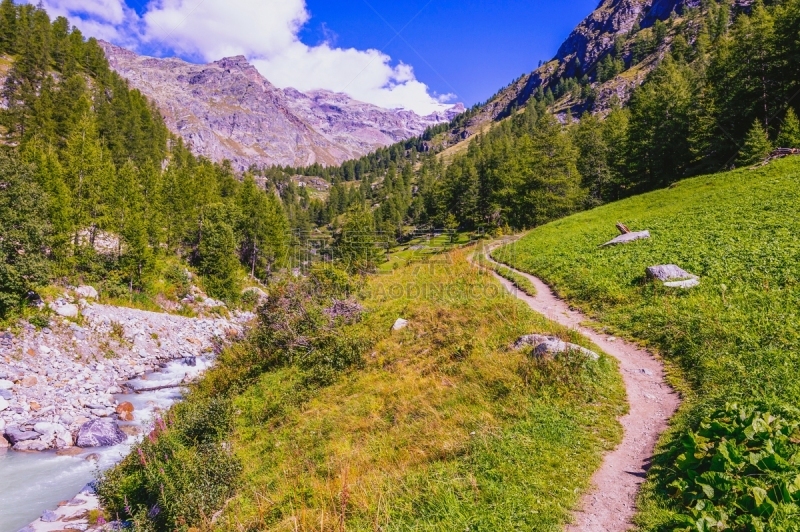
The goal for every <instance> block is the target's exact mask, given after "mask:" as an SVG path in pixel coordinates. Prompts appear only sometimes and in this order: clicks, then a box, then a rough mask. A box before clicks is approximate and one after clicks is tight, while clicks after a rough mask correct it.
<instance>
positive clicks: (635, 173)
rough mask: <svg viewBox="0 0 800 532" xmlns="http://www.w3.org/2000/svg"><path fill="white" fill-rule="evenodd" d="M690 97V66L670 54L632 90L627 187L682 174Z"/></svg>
mask: <svg viewBox="0 0 800 532" xmlns="http://www.w3.org/2000/svg"><path fill="white" fill-rule="evenodd" d="M692 100H693V93H692V81H691V71H690V69H689V68H688V67H687V66H685V65H682V64H680V63H676V62H674V61H672V60H671V59H669V58H668V59H666V60H665V61H664V62H663V63H662V64H661V65H660V66H659V67H658V68H657V69H656V70H654V71H653V73H652V74H651V75H650V77H649V78H648V81H647V83H645V84H644V85H642V87H641V88H640V89H639V90H637V91H636V92H635V93H634V95H633V98H632V99H631V103H630V109H631V118H630V126H629V129H628V139H627V143H628V152H627V166H628V168H627V170H628V175H629V176H630V177H629V179H628V181H629V184H628V186H629V187H630V188H632V189H633V190H636V191H641V190H652V189H654V188H659V187H663V186H666V185H668V184H670V183H672V182H674V181H677V180H678V179H680V178H681V177H683V176H684V174H685V172H686V165H687V162H688V161H689V160H690V145H689V133H690V112H691V110H692V108H693V101H692Z"/></svg>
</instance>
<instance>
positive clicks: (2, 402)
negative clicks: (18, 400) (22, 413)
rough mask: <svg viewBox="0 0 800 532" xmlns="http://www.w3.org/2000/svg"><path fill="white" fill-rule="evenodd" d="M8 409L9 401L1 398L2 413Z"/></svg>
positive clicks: (0, 407)
mask: <svg viewBox="0 0 800 532" xmlns="http://www.w3.org/2000/svg"><path fill="white" fill-rule="evenodd" d="M6 408H8V401H6V400H5V399H3V398H2V397H0V412H2V411H3V410H5V409H6Z"/></svg>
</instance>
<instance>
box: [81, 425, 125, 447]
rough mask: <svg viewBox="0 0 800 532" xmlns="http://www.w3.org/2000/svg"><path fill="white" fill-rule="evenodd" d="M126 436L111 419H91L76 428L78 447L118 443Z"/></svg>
mask: <svg viewBox="0 0 800 532" xmlns="http://www.w3.org/2000/svg"><path fill="white" fill-rule="evenodd" d="M127 438H128V437H127V436H126V435H125V433H124V432H122V431H121V430H120V428H119V426H117V424H116V423H114V422H113V421H109V420H105V419H93V420H92V421H89V422H88V423H85V424H83V426H81V428H80V429H79V430H78V441H77V445H78V447H84V448H85V447H110V446H112V445H119V444H120V443H122V442H124V441H125V440H126V439H127Z"/></svg>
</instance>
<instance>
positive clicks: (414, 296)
mask: <svg viewBox="0 0 800 532" xmlns="http://www.w3.org/2000/svg"><path fill="white" fill-rule="evenodd" d="M464 253H465V252H463V251H456V252H453V253H451V254H449V255H445V256H440V257H436V258H434V259H431V261H430V262H424V263H417V264H413V265H411V266H406V267H400V268H398V269H397V270H395V271H394V272H392V273H390V274H384V275H377V276H375V277H374V278H372V279H370V280H369V281H368V282H367V283H366V285H365V286H364V287H363V288H362V289H361V297H360V301H361V303H362V305H363V307H364V309H365V310H364V313H363V315H362V318H361V319H360V320H358V321H357V322H355V323H350V324H342V325H341V327H339V328H337V329H336V330H335V331H334V332H333V336H335V338H336V339H338V340H337V341H339V343H338V344H337V345H338V346H339V349H338V351H337V350H329V349H327V348H323V347H319V349H322V350H324V351H325V353H324V354H323V357H336V356H338V352H340V351H342V346H345V345H350V346H360V350H359V352H358V354H359V358H358V360H357V361H355V362H354V363H353V364H352V366H351V367H350V369H349V370H346V371H344V372H341V373H337V376H335V377H333V378H330V377H331V376H330V374H328V378H322V379H321V378H318V377H319V375H320V372H319V370H320V368H321V367H322V366H321V365H319V364H318V365H317V366H310V365H308V364H307V362H308V359H307V358H303V357H307V356H312V355H311V354H310V353H307V354H303V355H298V357H297V358H294V359H292V361H291V362H288V363H285V364H279V365H273V366H272V367H271V368H270V369H269V370H266V371H263V372H261V373H260V374H255V373H254V372H253V371H252V368H253V367H256V366H259V365H260V364H263V363H262V362H261V361H263V360H264V359H270V358H272V359H274V358H275V357H279V356H281V355H279V354H277V355H276V352H280V351H281V350H282V349H283V348H282V347H280V346H279V344H278V343H277V342H275V341H272V342H271V343H267V342H264V340H263V338H265V336H261V335H257V337H256V339H254V340H253V341H252V342H251V344H250V345H249V348H248V350H247V352H244V351H242V350H243V349H244V347H239V348H237V349H234V350H232V351H230V352H228V353H226V354H224V355H223V357H222V359H221V361H220V364H219V366H218V368H217V369H216V370H214V371H212V372H211V373H210V374H209V375H208V376H207V378H206V379H205V381H204V382H203V383H202V384H201V385H200V387H199V388H198V389H196V390H195V391H194V393H193V394H192V396H191V397H190V398H189V400H188V402H187V403H185V404H184V405H183V406H181V407H178V409H177V410H176V412H175V414H174V416H175V417H177V418H178V421H177V422H175V421H174V420H173V417H170V416H168V417H167V419H168V424H169V425H170V427H171V428H169V429H166V428H165V429H164V430H165V431H166V435H164V436H158V435H157V441H156V442H151V441H147V440H146V441H145V442H144V443H143V447H142V453H141V454H137V452H134V453H133V454H132V455H131V457H130V458H128V459H127V460H126V462H124V463H123V464H122V466H121V467H119V468H117V469H116V470H115V471H113V472H112V473H111V474H110V475H109V476H108V477H107V479H106V483H105V484H104V488H103V489H102V490H101V491H102V493H104V494H105V495H104V497H105V500H106V502H107V503H108V505H109V509H110V510H112V513H113V512H122V513H124V512H125V508H126V507H133V508H134V509H135V508H136V507H137V506H138V505H139V503H140V501H148V502H147V503H146V506H143V507H141V508H142V509H143V511H140V512H139V518H140V520H139V521H138V522H137V524H138V525H139V528H141V529H147V528H148V526H146V522H147V521H148V519H152V521H153V523H152V524H154V525H156V526H155V527H153V528H154V529H168V528H169V529H173V528H182V527H181V523H183V524H184V526H186V525H189V526H199V527H201V528H204V527H208V528H213V527H211V526H210V525H209V524H208V521H207V517H206V516H208V515H210V514H211V513H213V511H214V506H213V505H209V506H205V507H201V508H200V509H199V510H197V509H196V508H195V507H196V506H199V505H192V508H190V509H186V508H182V507H181V505H176V503H175V502H174V501H171V500H169V499H170V496H171V493H178V494H179V495H180V497H181V500H187V501H188V500H192V494H191V493H192V490H193V489H197V488H194V486H203V485H215V481H216V479H217V478H218V477H213V478H214V481H211V482H209V478H211V477H204V476H203V475H202V474H201V475H200V478H195V479H194V480H186V481H185V484H182V486H181V487H180V488H179V489H177V490H176V491H170V490H171V489H173V488H172V487H171V486H172V484H174V483H175V481H173V480H170V481H171V482H172V484H170V485H169V489H168V490H167V492H166V494H164V484H163V483H162V482H163V481H162V480H159V479H160V478H161V476H164V475H165V473H164V470H166V471H167V473H166V474H167V475H170V474H172V475H175V472H174V466H173V465H171V464H174V460H167V454H171V455H175V451H170V450H168V449H164V448H162V447H158V446H159V445H166V444H162V443H161V442H163V441H177V440H180V439H182V441H183V442H184V443H180V445H181V446H182V447H181V448H183V447H185V446H186V445H187V444H186V443H185V442H186V441H188V440H190V439H192V440H193V441H200V440H202V441H207V438H198V437H197V436H196V433H197V428H196V427H197V426H198V422H192V423H187V422H185V421H181V419H182V418H188V419H190V420H191V419H194V417H193V416H194V414H191V412H194V411H195V410H196V409H195V407H194V406H193V405H199V404H204V401H205V402H208V401H209V400H210V401H212V404H213V401H216V400H218V399H219V398H220V397H223V396H226V395H227V396H228V397H229V398H230V401H231V402H232V405H233V408H231V410H230V411H231V412H232V419H231V425H230V427H232V432H230V433H227V436H225V437H224V439H226V440H227V441H228V442H229V443H230V444H231V448H232V453H233V455H234V456H235V458H236V459H237V460H238V462H239V463H240V464H241V465H242V469H243V472H242V474H241V476H239V477H238V478H237V480H236V481H235V482H234V483H233V484H232V486H233V493H234V496H233V497H232V498H231V499H229V500H228V502H227V504H226V506H225V510H224V512H223V513H222V515H221V517H219V519H218V520H217V521H216V528H218V529H221V530H275V531H282V530H287V531H289V530H291V531H294V530H304V531H340V530H348V531H359V530H363V531H373V530H384V531H389V530H398V531H399V530H415V531H423V530H425V531H443V532H444V531H448V532H450V531H452V530H484V531H494V530H537V531H557V530H561V528H562V526H563V524H564V523H565V522H566V521H567V520H568V518H569V513H568V511H569V509H571V508H572V507H573V506H574V504H575V503H576V501H577V500H578V498H579V496H580V494H581V492H582V491H584V490H585V489H586V488H587V487H588V485H589V480H590V472H591V471H593V470H594V469H596V468H597V467H598V466H599V464H600V461H601V458H602V454H603V453H604V451H606V450H608V449H610V448H612V447H613V446H614V445H615V444H616V442H618V441H619V439H620V437H621V434H620V427H619V425H618V423H617V422H616V417H617V416H619V415H621V414H622V413H623V412H624V410H625V393H624V388H623V387H622V383H621V379H620V377H619V375H618V373H617V368H616V364H615V363H614V362H613V360H612V359H610V358H608V357H605V356H603V357H602V358H601V360H600V361H599V362H598V363H594V362H588V361H587V360H586V359H584V358H579V357H578V356H577V355H574V356H570V357H566V358H564V359H559V360H556V361H554V360H550V361H547V360H538V361H537V360H535V359H533V358H532V357H530V356H528V354H526V353H524V352H516V351H512V350H511V349H510V348H509V345H510V343H512V342H513V341H514V340H515V339H517V338H518V337H519V336H520V335H522V334H527V333H531V332H537V331H538V332H545V331H546V332H555V333H557V334H559V335H562V336H563V337H565V338H570V339H571V340H573V341H577V342H580V343H584V344H585V340H582V339H581V338H577V337H575V336H574V335H573V334H572V333H570V332H569V331H566V330H563V329H560V328H559V327H558V326H557V325H554V324H552V323H549V322H548V321H546V320H545V319H544V318H542V317H541V316H539V315H537V314H535V313H533V312H532V311H530V310H529V309H528V308H527V307H526V306H524V304H522V303H521V302H519V301H518V300H516V299H514V298H512V297H511V296H510V295H508V294H507V293H506V292H505V291H504V290H503V289H502V287H501V286H500V285H499V284H498V283H497V282H496V281H495V280H494V279H493V278H492V277H491V276H490V275H489V274H487V273H486V272H484V271H481V270H478V269H476V268H474V267H472V266H470V265H469V264H468V263H467V261H466V259H465V256H464ZM275 291H276V289H273V294H274V293H275ZM278 291H279V290H278ZM292 292H293V293H296V292H297V290H293V291H292ZM280 305H282V303H281V304H280ZM280 305H278V306H280ZM269 306H270V304H269V303H268V305H267V307H268V308H269ZM275 308H277V307H275ZM267 312H272V311H271V310H270V311H267ZM306 312H307V313H311V314H313V312H310V311H308V307H306ZM398 317H403V318H405V319H407V320H408V321H409V326H408V327H407V328H406V329H403V330H401V331H395V332H392V331H391V327H392V324H393V323H394V322H395V320H396V319H397V318H398ZM270 320H272V321H270ZM267 322H270V323H274V320H273V318H272V315H269V316H264V315H262V327H265V326H266V325H264V324H263V323H267ZM295 327H296V324H295ZM301 334H302V332H301ZM325 334H327V333H325V332H320V334H319V337H323V336H324V335H325ZM333 336H332V337H331V338H333ZM273 337H274V335H273ZM258 338H261V340H259V339H258ZM305 341H306V342H307V341H309V340H308V338H306V340H305ZM331 341H333V340H331ZM310 342H311V344H312V345H315V346H322V345H328V344H327V343H326V342H322V343H321V344H320V343H316V340H315V339H313V338H312V339H311V340H310ZM304 361H305V362H304ZM260 367H263V366H260ZM245 374H247V375H249V376H250V377H249V378H247V379H243V378H242V376H243V375H245ZM201 410H202V409H201ZM187 413H188V414H187ZM170 420H173V421H170ZM210 424H211V426H212V428H211V429H204V430H205V431H206V432H208V433H212V434H214V437H213V441H219V439H220V437H219V436H218V433H219V430H218V429H219V428H220V427H222V430H224V431H228V430H229V429H228V425H226V422H221V423H220V422H217V423H213V422H210ZM187 425H188V426H190V427H194V428H192V429H191V431H189V430H188V429H185V428H181V427H185V426H187ZM213 427H217V428H213ZM181 431H183V432H181ZM197 445H199V444H197ZM198 449H199V450H198V451H197V453H198V455H200V456H201V455H202V453H203V451H202V446H200V447H198ZM216 454H217V451H214V454H212V456H215V455H216ZM162 456H163V457H164V458H163V459H162V458H161V457H162ZM182 456H190V454H187V453H186V452H185V451H184V452H183V453H182ZM164 460H167V461H166V462H164ZM198 460H199V459H198V458H191V457H189V458H187V461H188V462H189V464H190V465H187V466H185V467H182V470H183V469H185V470H188V471H197V470H201V469H202V468H197V467H192V466H191V464H195V463H196V462H197V461H198ZM206 460H210V459H209V458H206ZM143 466H144V467H143ZM159 468H162V470H161V471H160V472H159ZM234 469H235V468H234ZM208 470H209V471H210V473H209V475H210V474H218V475H220V476H219V478H222V479H223V480H224V479H226V478H229V477H227V475H228V474H229V472H230V471H231V470H233V469H231V467H225V468H223V467H221V466H219V465H215V462H213V461H211V465H210V466H209V467H208ZM170 471H172V472H171V473H170ZM184 476H185V475H184ZM165 478H166V477H165ZM148 479H149V480H148ZM170 479H171V477H170ZM181 482H184V480H181ZM160 483H161V484H160ZM159 485H160V486H161V487H160V488H159ZM147 486H150V488H148V487H147ZM142 488H144V490H145V491H146V490H148V489H150V493H149V495H148V494H145V493H144V492H143V491H142ZM159 489H160V490H161V492H160V494H159ZM125 497H127V499H126V498H125ZM148 497H150V498H148ZM134 498H136V502H135V503H134V502H132V500H133V499H134ZM225 498H227V497H225ZM162 499H164V500H163V501H162ZM198 500H200V498H198ZM203 500H204V502H205V501H206V500H208V497H205V498H203ZM154 504H155V505H158V506H159V509H160V511H159V512H158V513H157V514H153V512H152V510H151V508H152V507H153V505H154ZM176 506H177V508H176ZM148 512H149V514H152V517H151V518H148V517H146V516H145V514H147V513H148ZM168 512H169V513H168ZM192 512H194V513H192ZM203 513H204V514H205V515H202V514H203ZM173 523H174V524H175V526H173Z"/></svg>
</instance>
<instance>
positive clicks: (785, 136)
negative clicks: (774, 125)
mask: <svg viewBox="0 0 800 532" xmlns="http://www.w3.org/2000/svg"><path fill="white" fill-rule="evenodd" d="M777 145H778V147H779V148H795V149H800V121H798V120H797V114H796V113H795V112H794V109H792V108H791V107H790V108H789V110H788V111H786V116H785V117H784V118H783V124H781V133H780V135H778V143H777Z"/></svg>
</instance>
